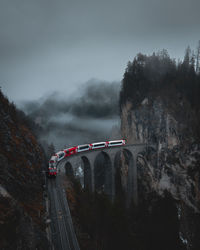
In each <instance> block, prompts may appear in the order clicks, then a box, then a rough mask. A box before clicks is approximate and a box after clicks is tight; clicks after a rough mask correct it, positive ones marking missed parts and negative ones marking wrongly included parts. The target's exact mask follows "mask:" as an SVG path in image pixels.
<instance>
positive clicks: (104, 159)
mask: <svg viewBox="0 0 200 250" xmlns="http://www.w3.org/2000/svg"><path fill="white" fill-rule="evenodd" d="M112 184H113V183H112V162H111V159H110V156H109V155H108V154H107V153H106V152H103V151H102V152H100V153H99V154H98V155H97V156H96V158H95V161H94V187H95V190H96V191H97V192H105V193H106V194H108V195H109V196H110V197H112V187H113V185H112Z"/></svg>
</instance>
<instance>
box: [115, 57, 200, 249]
mask: <svg viewBox="0 0 200 250" xmlns="http://www.w3.org/2000/svg"><path fill="white" fill-rule="evenodd" d="M155 60H157V66H156V67H155ZM192 67H193V66H191V65H190V64H188V65H187V67H186V66H185V64H184V63H183V64H182V65H179V68H177V66H176V65H175V63H173V62H172V61H170V59H169V57H168V56H166V55H163V54H162V56H161V57H159V56H157V57H156V56H155V55H153V56H152V57H146V56H142V55H139V56H138V58H137V59H135V60H134V62H133V63H132V64H129V65H128V69H127V71H126V73H125V75H124V80H123V84H122V91H121V103H120V108H121V131H122V136H123V138H125V139H126V140H127V143H147V144H149V145H150V144H154V145H155V146H156V148H157V149H156V150H155V149H153V148H149V150H148V152H146V153H144V152H143V153H142V154H141V155H140V156H139V157H138V159H137V171H138V192H139V195H138V196H139V198H140V197H144V198H145V199H148V200H149V197H151V194H152V193H156V194H157V195H159V196H164V194H165V191H168V192H169V193H170V194H171V195H172V197H173V198H174V199H175V200H176V205H177V216H178V218H179V220H180V238H181V239H182V241H183V242H184V243H185V244H186V245H187V249H198V248H196V246H197V245H198V244H199V243H198V242H197V243H196V241H197V238H199V226H198V224H199V222H200V220H199V213H200V144H199V134H198V131H199V129H198V127H199V108H198V107H197V106H198V105H197V103H196V99H195V96H196V94H197V93H198V91H199V89H198V88H199V87H198V86H199V85H197V84H198V81H199V78H198V77H197V76H196V75H195V72H194V70H193V68H192ZM161 69H163V71H162V70H161ZM186 70H188V73H186ZM189 72H190V73H189ZM195 84H196V85H195ZM131 91H132V92H131ZM150 200H151V199H150ZM198 246H199V245H198Z"/></svg>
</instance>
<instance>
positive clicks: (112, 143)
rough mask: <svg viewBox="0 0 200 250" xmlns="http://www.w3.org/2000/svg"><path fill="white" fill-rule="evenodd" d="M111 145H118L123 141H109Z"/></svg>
mask: <svg viewBox="0 0 200 250" xmlns="http://www.w3.org/2000/svg"><path fill="white" fill-rule="evenodd" d="M109 144H110V145H116V144H122V142H121V141H118V142H109Z"/></svg>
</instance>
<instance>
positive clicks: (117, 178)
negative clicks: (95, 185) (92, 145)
mask: <svg viewBox="0 0 200 250" xmlns="http://www.w3.org/2000/svg"><path fill="white" fill-rule="evenodd" d="M122 154H123V151H122V150H119V151H118V152H117V153H116V154H115V157H114V173H113V174H114V190H115V196H122V195H123V193H124V191H125V190H124V185H123V176H122V174H123V171H122V166H123V165H122Z"/></svg>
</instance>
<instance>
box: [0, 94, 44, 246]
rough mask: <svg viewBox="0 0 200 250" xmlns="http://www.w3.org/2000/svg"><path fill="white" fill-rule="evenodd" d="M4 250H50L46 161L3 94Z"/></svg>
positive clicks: (0, 203) (0, 206) (0, 179)
mask: <svg viewBox="0 0 200 250" xmlns="http://www.w3.org/2000/svg"><path fill="white" fill-rule="evenodd" d="M0 121H1V122H0V170H1V171H0V211H1V213H0V234H1V237H0V248H1V249H47V248H48V242H47V239H46V236H45V225H44V220H43V215H44V206H43V188H42V184H43V183H42V174H41V170H42V167H43V166H44V163H45V159H44V154H43V151H42V149H41V147H40V145H39V144H38V143H37V140H36V138H35V136H34V135H33V133H32V131H31V129H30V128H29V127H28V124H27V123H26V121H25V119H24V116H23V115H22V114H21V113H20V112H19V111H17V110H16V108H15V106H14V105H13V104H11V103H9V101H8V99H7V98H5V97H4V95H3V94H2V92H0Z"/></svg>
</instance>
